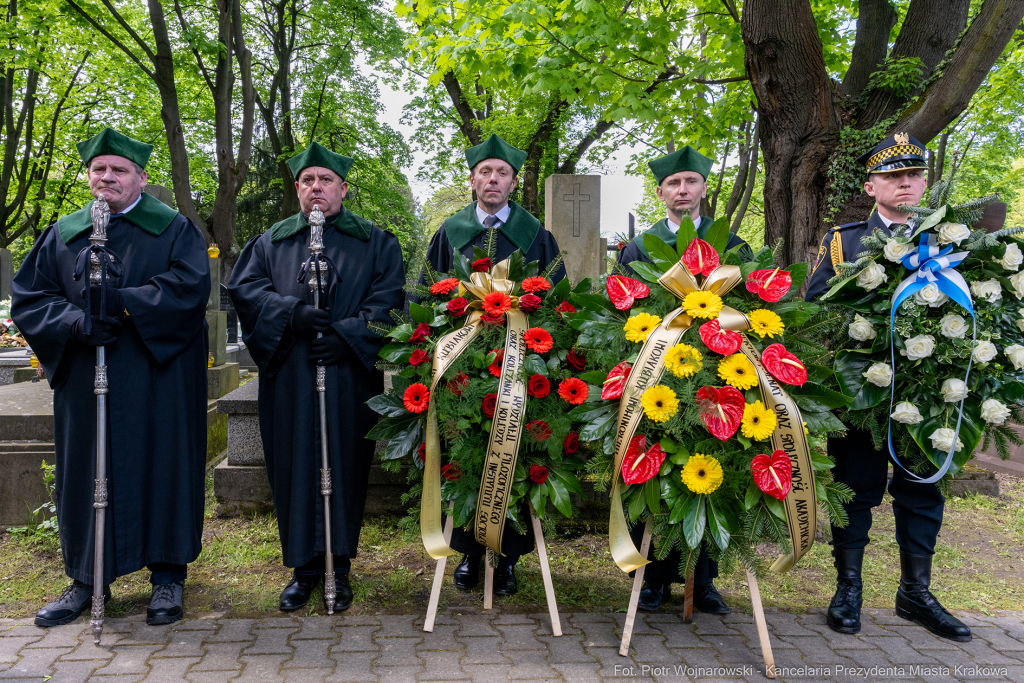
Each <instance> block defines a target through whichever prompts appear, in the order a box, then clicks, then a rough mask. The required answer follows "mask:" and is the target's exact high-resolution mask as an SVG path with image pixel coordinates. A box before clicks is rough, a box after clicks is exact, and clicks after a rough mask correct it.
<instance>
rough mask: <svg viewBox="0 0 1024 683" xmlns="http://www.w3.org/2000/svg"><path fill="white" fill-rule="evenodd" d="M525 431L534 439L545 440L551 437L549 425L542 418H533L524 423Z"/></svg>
mask: <svg viewBox="0 0 1024 683" xmlns="http://www.w3.org/2000/svg"><path fill="white" fill-rule="evenodd" d="M526 433H527V434H528V435H529V436H530V438H531V439H533V440H534V441H547V440H548V439H550V438H551V427H549V426H548V423H547V422H545V421H544V420H534V421H533V422H527V423H526Z"/></svg>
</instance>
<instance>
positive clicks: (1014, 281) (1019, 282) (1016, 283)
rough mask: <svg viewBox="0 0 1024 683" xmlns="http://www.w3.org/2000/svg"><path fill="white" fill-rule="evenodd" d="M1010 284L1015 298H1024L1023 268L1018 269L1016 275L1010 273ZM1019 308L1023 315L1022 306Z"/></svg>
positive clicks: (1023, 309)
mask: <svg viewBox="0 0 1024 683" xmlns="http://www.w3.org/2000/svg"><path fill="white" fill-rule="evenodd" d="M1010 284H1011V285H1013V293H1014V294H1015V295H1016V296H1017V298H1018V299H1024V270H1022V271H1020V272H1019V273H1017V274H1016V275H1011V276H1010ZM1020 310H1021V315H1024V308H1022V309H1020Z"/></svg>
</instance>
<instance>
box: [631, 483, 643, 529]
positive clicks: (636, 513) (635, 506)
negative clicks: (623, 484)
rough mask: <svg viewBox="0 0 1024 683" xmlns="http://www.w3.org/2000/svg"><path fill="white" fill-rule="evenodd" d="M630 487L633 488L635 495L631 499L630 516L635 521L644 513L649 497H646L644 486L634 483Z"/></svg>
mask: <svg viewBox="0 0 1024 683" xmlns="http://www.w3.org/2000/svg"><path fill="white" fill-rule="evenodd" d="M629 488H630V489H633V490H632V491H631V493H632V494H633V495H632V497H631V498H630V499H629V518H630V519H631V520H634V521H635V520H638V519H640V516H641V515H642V514H643V513H644V509H645V508H646V507H647V499H646V498H644V492H643V487H642V486H636V485H635V484H634V485H632V486H630V487H629Z"/></svg>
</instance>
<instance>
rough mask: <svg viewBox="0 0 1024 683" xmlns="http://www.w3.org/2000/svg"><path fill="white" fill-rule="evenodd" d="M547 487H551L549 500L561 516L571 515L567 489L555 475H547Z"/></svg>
mask: <svg viewBox="0 0 1024 683" xmlns="http://www.w3.org/2000/svg"><path fill="white" fill-rule="evenodd" d="M547 485H548V487H549V488H550V489H551V502H553V503H554V504H555V508H556V509H557V510H558V511H559V512H561V513H562V516H563V517H572V503H571V502H570V500H569V491H567V490H566V488H565V484H564V483H563V482H562V480H560V479H558V478H557V477H551V476H549V477H548V481H547Z"/></svg>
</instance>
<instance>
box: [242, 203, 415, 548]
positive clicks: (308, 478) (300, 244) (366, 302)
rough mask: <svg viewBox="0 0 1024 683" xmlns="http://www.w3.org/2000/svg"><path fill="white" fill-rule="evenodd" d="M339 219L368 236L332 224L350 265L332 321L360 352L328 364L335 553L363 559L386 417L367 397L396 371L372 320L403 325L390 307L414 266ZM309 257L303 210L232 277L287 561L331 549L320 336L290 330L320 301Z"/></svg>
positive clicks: (337, 258)
mask: <svg viewBox="0 0 1024 683" xmlns="http://www.w3.org/2000/svg"><path fill="white" fill-rule="evenodd" d="M334 220H335V222H339V223H341V224H342V225H345V226H346V227H349V228H351V229H352V232H353V233H355V232H358V231H359V230H362V232H361V233H360V235H366V239H360V237H359V236H356V235H355V234H350V233H346V232H342V231H341V230H340V229H338V228H336V227H335V226H334V225H333V224H332V223H330V222H329V223H328V225H327V226H326V227H325V228H324V254H325V255H326V256H327V257H328V258H330V259H331V260H332V261H333V262H334V264H335V265H336V266H337V268H338V273H337V274H336V275H332V277H331V279H330V289H329V291H328V295H327V304H326V305H327V306H328V307H329V308H330V309H331V327H332V328H333V329H334V330H335V331H336V332H338V334H340V335H341V336H342V338H343V339H344V340H345V341H346V342H347V343H348V345H349V346H350V347H351V350H352V353H351V354H350V355H349V356H347V357H346V358H345V359H343V360H342V361H341V362H340V363H338V364H337V365H331V366H328V367H327V379H326V382H327V391H326V392H325V395H326V400H327V416H328V424H327V439H328V442H329V443H328V452H329V454H330V455H329V458H330V465H331V473H332V477H333V494H332V496H331V532H332V533H331V540H332V550H333V552H334V554H335V555H344V556H347V557H355V556H356V551H357V548H358V545H359V529H360V527H361V526H362V522H363V507H364V505H365V503H366V490H367V482H368V479H369V475H370V463H371V461H372V459H373V451H374V442H373V441H368V440H367V439H366V438H364V437H365V436H366V433H367V432H368V431H369V430H370V428H371V427H372V426H373V425H375V424H376V423H377V419H378V417H377V414H376V413H375V412H373V411H372V410H370V408H369V407H367V405H366V401H367V400H369V399H370V398H372V397H374V396H376V395H377V394H380V393H382V392H383V391H384V374H383V373H382V372H381V371H380V370H377V369H376V367H375V366H376V363H377V360H378V359H377V352H378V351H379V350H380V349H381V347H382V346H383V345H384V342H385V340H384V338H382V337H379V336H377V335H376V334H375V333H374V332H371V331H370V330H369V328H368V327H367V325H366V324H367V322H369V321H377V322H381V323H384V324H391V317H390V315H389V311H391V309H400V308H401V307H402V303H403V298H404V293H403V291H402V288H403V286H404V285H405V270H404V267H403V265H402V248H401V246H400V245H399V243H398V238H397V237H395V236H394V235H392V234H391V233H388V232H384V231H383V230H380V229H379V228H377V227H374V226H372V225H371V224H370V223H369V222H368V221H366V220H365V219H362V218H360V217H358V216H356V215H355V214H353V213H351V212H350V211H348V210H347V209H345V210H343V212H342V214H341V216H339V217H338V218H335V219H334ZM289 223H294V224H295V226H294V227H295V228H298V231H297V232H295V233H294V234H292V235H290V236H288V237H285V238H283V239H280V240H279V241H273V237H274V235H275V230H276V229H277V228H278V226H281V225H284V224H289ZM309 254H310V252H309V227H308V224H307V223H306V218H305V216H303V215H302V214H297V215H296V216H293V217H292V218H290V219H287V220H286V221H282V222H281V223H279V224H277V225H275V226H274V229H271V230H268V231H267V232H265V233H263V234H262V235H258V236H256V237H254V238H253V239H251V240H250V241H249V243H248V244H247V245H246V246H245V249H243V250H242V254H241V256H239V258H238V262H237V263H236V264H235V269H234V271H233V272H232V273H231V279H230V282H228V284H227V288H228V292H229V293H230V295H231V300H232V301H233V302H234V305H235V310H236V311H238V319H239V321H240V322H241V323H242V339H243V341H245V344H246V347H247V348H248V349H249V351H250V353H252V357H253V360H254V361H255V362H256V365H257V367H258V368H259V371H260V378H259V382H260V388H259V418H260V435H261V436H262V439H263V457H264V459H265V461H266V466H267V476H268V478H269V480H270V488H271V490H272V491H273V495H274V507H275V508H276V509H277V524H278V530H279V533H280V535H281V547H282V549H283V552H284V564H285V566H287V567H299V566H302V565H304V564H306V563H307V562H309V561H311V560H312V559H314V557H316V556H317V555H320V554H323V552H324V532H323V528H324V527H323V498H322V497H321V495H320V439H319V436H320V435H319V431H320V408H319V400H318V398H317V392H316V366H315V365H314V364H313V363H312V362H311V361H310V360H309V354H310V347H311V344H312V340H310V339H308V338H306V337H301V336H298V335H296V334H294V333H293V332H292V330H291V328H290V327H289V321H290V320H291V315H292V311H294V309H295V307H296V306H297V305H298V304H299V302H300V301H305V302H306V303H309V304H312V303H313V295H312V293H311V292H310V289H309V285H308V284H306V279H303V281H302V282H296V277H297V276H298V274H299V269H300V268H301V267H302V264H303V263H304V262H305V261H306V259H307V258H309ZM323 305H324V304H323V303H321V306H323Z"/></svg>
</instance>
